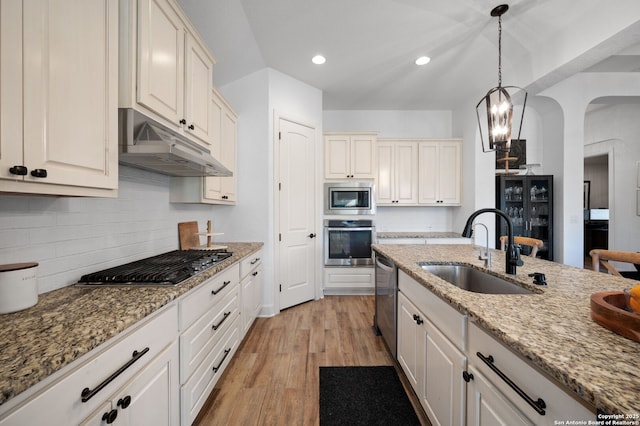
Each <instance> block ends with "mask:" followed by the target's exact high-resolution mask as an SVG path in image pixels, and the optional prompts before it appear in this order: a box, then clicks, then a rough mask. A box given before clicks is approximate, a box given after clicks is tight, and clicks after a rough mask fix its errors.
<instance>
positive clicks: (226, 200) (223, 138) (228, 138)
mask: <svg viewBox="0 0 640 426" xmlns="http://www.w3.org/2000/svg"><path fill="white" fill-rule="evenodd" d="M210 101H211V121H212V124H211V129H212V136H213V138H212V142H211V146H210V148H211V154H212V155H213V157H214V158H215V159H216V160H218V161H220V162H221V163H222V164H223V165H224V166H225V167H226V168H227V169H229V170H230V171H231V172H232V173H233V176H228V177H217V176H207V177H201V178H200V177H172V178H171V192H170V201H171V202H172V203H202V204H226V205H234V204H236V201H237V195H236V194H237V191H236V187H237V181H238V177H237V174H236V157H237V141H238V116H237V115H236V113H235V111H234V110H233V108H231V106H230V105H229V103H228V102H227V101H226V100H225V99H224V97H223V96H222V95H221V94H220V93H219V92H218V91H217V90H215V88H214V89H213V90H212V95H211V99H210Z"/></svg>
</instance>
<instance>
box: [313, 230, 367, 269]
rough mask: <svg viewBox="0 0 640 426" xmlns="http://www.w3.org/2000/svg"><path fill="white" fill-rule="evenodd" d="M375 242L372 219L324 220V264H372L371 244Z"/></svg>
mask: <svg viewBox="0 0 640 426" xmlns="http://www.w3.org/2000/svg"><path fill="white" fill-rule="evenodd" d="M375 242H376V228H375V226H374V224H373V221H372V220H340V219H325V221H324V264H325V266H363V265H373V252H372V250H371V244H373V243H375Z"/></svg>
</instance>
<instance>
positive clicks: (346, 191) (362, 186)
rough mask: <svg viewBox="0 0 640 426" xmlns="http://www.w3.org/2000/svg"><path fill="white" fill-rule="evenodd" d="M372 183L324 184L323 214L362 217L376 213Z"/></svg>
mask: <svg viewBox="0 0 640 426" xmlns="http://www.w3.org/2000/svg"><path fill="white" fill-rule="evenodd" d="M374 189H375V185H374V184H373V182H326V183H325V184H324V213H325V214H338V215H341V214H347V215H352V214H354V215H361V214H362V215H364V214H375V213H376V198H375V194H374Z"/></svg>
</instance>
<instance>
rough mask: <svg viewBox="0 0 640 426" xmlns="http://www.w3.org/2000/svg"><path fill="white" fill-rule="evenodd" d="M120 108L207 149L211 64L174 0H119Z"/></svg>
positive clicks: (201, 43)
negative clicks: (141, 116)
mask: <svg viewBox="0 0 640 426" xmlns="http://www.w3.org/2000/svg"><path fill="white" fill-rule="evenodd" d="M120 29H121V31H120V35H121V39H120V96H119V99H120V107H121V108H135V109H138V110H139V111H142V112H143V113H145V114H147V115H149V116H151V117H152V118H154V119H156V120H159V121H160V122H162V123H163V124H165V125H166V126H167V127H169V128H170V129H172V130H175V131H176V132H178V133H181V134H183V135H185V136H187V137H188V138H189V139H191V140H193V141H194V142H197V143H199V144H201V145H203V146H204V147H205V148H207V149H210V145H211V142H212V137H213V129H212V128H211V118H210V114H211V110H210V97H209V94H210V93H211V88H212V84H213V83H212V75H213V65H214V63H215V60H214V59H213V56H212V55H211V53H210V52H209V51H208V50H207V48H206V47H205V44H204V43H203V42H202V40H201V39H200V37H199V36H198V34H197V32H196V30H195V29H194V28H193V26H192V25H191V24H190V22H189V20H188V19H187V17H186V16H185V14H184V12H182V9H181V8H180V7H179V6H178V5H177V4H176V2H175V1H174V0H120Z"/></svg>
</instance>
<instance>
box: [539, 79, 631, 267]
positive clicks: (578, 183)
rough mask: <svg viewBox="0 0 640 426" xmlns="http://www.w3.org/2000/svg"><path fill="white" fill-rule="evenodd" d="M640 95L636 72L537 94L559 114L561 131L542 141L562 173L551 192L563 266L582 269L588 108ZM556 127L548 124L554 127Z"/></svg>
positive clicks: (577, 82)
mask: <svg viewBox="0 0 640 426" xmlns="http://www.w3.org/2000/svg"><path fill="white" fill-rule="evenodd" d="M639 94H640V76H639V75H638V74H637V73H582V74H577V75H574V76H572V77H569V78H567V79H566V80H563V81H562V82H560V83H558V84H556V85H555V86H553V87H550V88H549V89H547V90H545V91H544V92H542V93H541V94H540V95H541V96H546V97H549V98H551V99H553V100H555V102H557V104H558V105H559V106H560V108H561V115H562V121H561V125H562V126H561V129H559V130H558V131H557V132H555V134H545V140H544V146H545V152H546V151H547V150H549V151H550V152H553V154H555V155H554V156H553V158H554V159H553V160H550V161H551V162H553V163H554V168H558V169H559V170H560V171H561V174H559V175H558V177H559V178H558V179H556V182H555V185H554V189H555V192H556V194H555V195H556V197H555V200H556V206H557V207H556V212H557V211H558V208H560V209H561V212H562V217H556V221H555V230H556V232H557V233H556V238H555V241H557V242H558V241H559V244H557V247H558V249H559V250H556V260H558V261H560V262H562V263H565V264H568V265H573V266H577V267H581V266H582V265H583V262H584V254H583V238H584V229H583V213H582V207H583V201H582V187H583V181H584V162H583V157H584V154H583V152H584V143H585V130H586V129H585V113H586V111H587V106H588V105H589V103H590V102H591V101H593V100H594V99H597V98H601V97H609V96H620V97H625V96H638V95H639ZM556 121H559V120H556ZM559 124H560V123H559V122H556V123H553V122H552V123H550V125H551V126H553V127H557V126H558V125H559ZM614 185H617V184H616V183H614ZM557 216H558V215H557ZM559 238H560V240H559Z"/></svg>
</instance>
